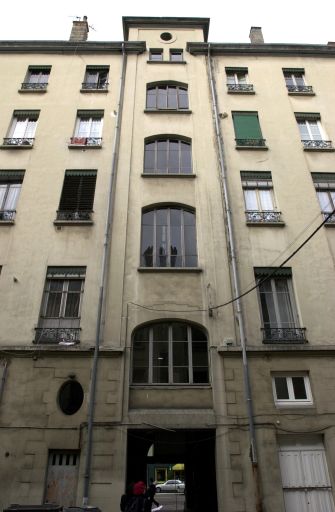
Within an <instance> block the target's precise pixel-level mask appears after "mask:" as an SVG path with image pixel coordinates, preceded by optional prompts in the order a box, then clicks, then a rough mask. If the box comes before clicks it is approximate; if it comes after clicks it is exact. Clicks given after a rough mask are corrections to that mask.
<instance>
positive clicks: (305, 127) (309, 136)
mask: <svg viewBox="0 0 335 512" xmlns="http://www.w3.org/2000/svg"><path fill="white" fill-rule="evenodd" d="M295 117H296V120H297V123H298V128H299V132H300V138H301V142H302V145H303V147H304V150H311V151H315V150H317V151H320V150H322V151H327V150H328V151H334V149H333V145H332V141H331V140H327V138H328V137H327V135H326V133H325V131H324V129H323V127H322V125H321V116H320V114H317V113H301V112H296V114H295Z"/></svg>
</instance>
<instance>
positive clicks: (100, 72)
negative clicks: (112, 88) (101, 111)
mask: <svg viewBox="0 0 335 512" xmlns="http://www.w3.org/2000/svg"><path fill="white" fill-rule="evenodd" d="M108 73H109V66H87V68H86V73H85V78H84V82H83V83H82V84H81V89H82V91H89V92H92V91H102V92H106V91H107V88H108Z"/></svg>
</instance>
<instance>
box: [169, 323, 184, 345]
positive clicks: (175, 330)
mask: <svg viewBox="0 0 335 512" xmlns="http://www.w3.org/2000/svg"><path fill="white" fill-rule="evenodd" d="M172 339H173V341H187V325H186V324H182V323H174V324H172Z"/></svg>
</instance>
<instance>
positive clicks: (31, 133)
mask: <svg viewBox="0 0 335 512" xmlns="http://www.w3.org/2000/svg"><path fill="white" fill-rule="evenodd" d="M39 113H40V111H39V110H14V113H13V119H12V122H11V126H10V128H9V131H8V137H6V138H5V139H4V145H5V146H20V147H31V146H32V145H33V143H34V137H35V131H36V126H37V121H38V117H39Z"/></svg>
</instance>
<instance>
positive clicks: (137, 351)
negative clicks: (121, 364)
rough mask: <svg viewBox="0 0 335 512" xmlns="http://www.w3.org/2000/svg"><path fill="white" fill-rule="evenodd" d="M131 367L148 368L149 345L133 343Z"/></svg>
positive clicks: (138, 342) (140, 342)
mask: <svg viewBox="0 0 335 512" xmlns="http://www.w3.org/2000/svg"><path fill="white" fill-rule="evenodd" d="M133 366H134V367H136V368H137V367H148V366H149V343H148V342H142V341H134V345H133Z"/></svg>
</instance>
